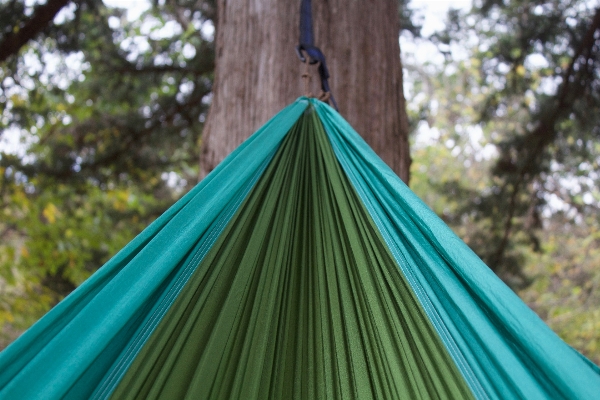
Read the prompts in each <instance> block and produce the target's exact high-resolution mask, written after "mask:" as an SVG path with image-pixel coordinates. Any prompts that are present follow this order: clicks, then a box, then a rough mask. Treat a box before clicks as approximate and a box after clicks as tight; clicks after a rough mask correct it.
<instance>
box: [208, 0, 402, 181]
mask: <svg viewBox="0 0 600 400" xmlns="http://www.w3.org/2000/svg"><path fill="white" fill-rule="evenodd" d="M217 4H218V5H217V7H218V8H217V10H218V17H217V26H216V28H217V29H216V38H215V40H216V70H215V81H214V88H213V94H214V95H213V96H214V97H213V100H212V104H211V109H210V112H209V115H208V118H207V121H206V125H205V128H204V134H203V143H202V154H201V161H200V169H201V177H204V176H205V175H206V174H207V173H208V172H210V171H211V170H212V169H213V168H214V167H215V166H216V165H217V164H218V163H219V162H220V161H221V160H222V159H223V158H224V157H225V156H226V155H227V154H229V153H230V152H231V151H232V150H233V149H235V148H236V147H237V146H238V145H239V144H240V143H241V142H242V141H243V140H245V139H246V138H247V137H248V136H250V135H251V134H252V133H253V132H254V131H255V130H256V129H257V128H259V127H260V126H261V125H262V124H264V123H265V122H266V121H267V120H268V119H269V118H270V117H271V116H273V115H274V114H275V113H277V112H278V111H279V110H281V109H282V108H283V107H284V106H286V105H287V104H289V103H291V102H292V101H294V100H295V99H296V98H297V97H299V96H301V95H304V94H305V89H304V83H303V81H302V79H301V74H302V71H303V69H304V65H303V64H302V63H301V62H300V61H299V59H298V58H297V56H296V54H295V50H294V47H295V46H296V45H297V44H298V37H299V27H298V23H299V13H300V0H293V1H290V0H260V1H259V0H218V2H217ZM312 6H313V19H314V22H313V23H314V28H315V45H316V46H318V47H319V48H321V50H322V51H323V53H324V54H325V57H326V58H327V65H328V67H329V71H330V74H331V79H330V86H331V90H332V93H333V94H334V96H335V98H336V100H337V103H338V106H339V111H340V113H341V114H342V116H344V118H346V119H347V120H348V122H350V124H351V125H352V126H353V127H354V128H355V129H356V131H357V132H359V133H360V134H361V135H362V136H363V138H364V139H365V140H366V141H367V143H369V145H370V146H371V147H372V148H373V150H375V152H376V153H377V154H378V155H379V156H380V157H381V158H382V159H383V160H384V161H385V162H386V163H387V164H388V165H389V166H390V167H391V168H392V169H393V170H394V171H395V172H396V173H397V174H398V175H399V176H400V177H401V178H402V179H403V180H404V181H405V182H408V179H409V167H410V155H409V146H408V120H407V115H406V107H405V100H404V95H403V91H402V66H401V62H400V46H399V42H398V34H399V14H398V2H397V0H371V1H365V0H313V5H312ZM313 82H314V85H315V86H314V87H315V89H313V93H316V92H317V86H318V76H317V75H316V72H315V74H314V78H313Z"/></svg>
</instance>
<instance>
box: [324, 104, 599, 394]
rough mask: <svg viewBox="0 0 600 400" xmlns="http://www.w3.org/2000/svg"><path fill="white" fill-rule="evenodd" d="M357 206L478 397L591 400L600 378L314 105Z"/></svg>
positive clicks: (340, 122) (350, 133)
mask: <svg viewBox="0 0 600 400" xmlns="http://www.w3.org/2000/svg"><path fill="white" fill-rule="evenodd" d="M313 104H314V107H315V108H316V109H317V112H318V114H319V117H320V119H321V120H322V121H323V124H324V125H325V129H326V131H327V133H328V136H329V139H330V140H331V142H332V145H333V147H334V149H335V151H336V155H337V157H338V159H340V160H343V161H344V162H343V163H342V164H343V166H344V168H345V171H346V173H347V175H348V177H349V178H350V179H351V181H352V184H353V185H354V187H355V188H356V189H357V192H358V193H359V195H360V196H361V200H362V202H363V204H365V206H366V207H367V209H368V210H369V213H370V214H371V215H372V216H373V219H374V220H375V221H376V223H377V226H378V228H379V230H380V232H381V234H382V236H383V237H384V238H385V240H386V243H387V245H388V247H389V248H390V250H391V252H392V254H394V256H395V259H396V261H397V262H398V264H399V265H400V267H401V269H402V271H403V272H404V275H405V276H407V279H409V280H410V281H411V285H412V287H413V289H414V290H415V293H417V294H418V296H419V300H420V302H421V304H423V306H424V309H425V310H426V311H427V313H428V316H429V318H430V320H431V321H432V322H433V323H434V326H435V327H436V329H437V331H438V334H439V336H440V337H441V338H442V340H443V341H444V343H445V344H446V347H447V348H448V349H449V352H450V354H452V357H453V359H454V361H455V363H456V364H457V366H458V368H459V369H460V370H461V372H462V373H463V376H464V377H465V379H466V380H467V382H468V383H469V385H470V387H471V389H472V391H473V393H474V394H475V395H476V396H477V397H478V398H497V399H512V398H532V399H533V398H535V399H543V398H546V399H559V398H564V399H597V398H598V394H599V393H600V370H599V369H598V367H597V366H595V365H594V364H592V363H591V362H590V361H589V360H587V359H585V358H584V357H583V356H581V355H580V354H579V353H577V352H576V351H575V350H573V349H572V348H571V347H570V346H568V345H567V344H566V343H564V342H563V341H562V340H561V339H560V338H559V337H558V336H557V335H556V334H555V333H554V332H552V330H551V329H550V328H548V326H547V325H546V324H544V322H543V321H542V320H541V319H540V318H539V317H538V316H537V315H536V314H535V313H534V312H533V311H531V310H530V309H529V308H528V307H527V305H526V304H525V303H523V302H522V301H521V300H520V299H519V298H518V297H517V296H516V295H515V294H514V293H513V291H512V290H510V289H509V288H508V287H507V286H506V285H505V284H504V283H503V282H502V281H501V280H500V279H499V278H498V277H497V276H496V275H495V274H494V273H493V272H492V271H491V270H490V269H489V268H488V267H487V266H486V265H485V264H484V263H483V262H482V261H481V260H480V259H479V258H478V257H477V256H476V255H475V254H474V253H473V252H472V251H471V250H470V249H469V247H468V246H467V245H466V244H465V243H464V242H462V241H461V240H460V239H459V238H458V237H456V235H454V233H453V232H452V231H451V230H450V229H449V228H448V227H447V226H446V225H445V224H444V222H443V221H442V220H440V219H439V217H437V215H435V213H434V212H433V211H431V209H429V207H427V206H426V205H425V204H424V203H423V202H422V201H421V200H420V199H419V198H418V197H417V196H415V195H414V193H412V191H411V190H410V189H409V188H408V187H407V186H406V185H405V184H404V183H403V182H402V181H401V180H400V179H399V178H398V177H397V176H396V175H395V174H394V173H393V171H392V170H391V169H390V168H389V167H388V166H387V165H385V163H384V162H383V161H381V159H379V157H377V155H375V153H374V152H373V151H372V150H371V149H370V148H369V147H368V145H367V144H366V143H365V142H364V141H363V140H362V139H361V138H360V136H359V135H358V134H357V133H356V132H355V131H354V130H353V129H352V127H351V126H350V125H349V124H348V123H347V122H346V121H345V120H344V119H343V118H341V116H339V114H337V113H336V112H335V111H333V110H332V109H331V108H330V107H328V106H327V105H325V104H324V103H321V102H317V101H313Z"/></svg>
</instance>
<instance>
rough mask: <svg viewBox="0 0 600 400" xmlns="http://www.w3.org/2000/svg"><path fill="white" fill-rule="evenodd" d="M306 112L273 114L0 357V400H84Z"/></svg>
mask: <svg viewBox="0 0 600 400" xmlns="http://www.w3.org/2000/svg"><path fill="white" fill-rule="evenodd" d="M307 105H308V102H307V101H306V100H305V99H300V100H299V101H297V102H295V103H294V104H292V105H290V106H288V107H287V108H285V109H284V110H282V112H280V113H279V114H277V115H276V116H275V117H274V118H273V119H271V121H269V122H268V123H267V124H266V125H265V126H263V127H262V128H261V129H260V130H259V131H258V132H257V133H256V134H254V135H253V136H252V137H251V138H250V139H248V140H247V141H246V142H244V143H243V144H242V145H241V146H240V147H238V148H237V149H236V150H235V151H234V152H233V153H232V154H231V155H230V156H229V157H227V158H226V160H225V161H223V163H221V164H220V165H219V166H218V167H217V168H216V169H215V170H214V171H213V172H212V173H211V174H209V175H208V176H207V177H206V178H205V179H204V180H203V181H202V182H201V183H200V184H199V185H197V186H196V187H195V188H194V189H192V190H191V191H190V192H189V193H188V194H187V195H185V196H184V197H183V198H182V199H181V200H179V201H178V202H177V203H176V204H175V205H173V206H172V207H171V208H170V209H169V210H167V211H166V212H165V213H164V214H163V215H162V216H161V217H160V218H158V219H157V220H156V221H155V222H154V223H152V224H151V225H150V226H149V227H148V228H146V229H145V230H144V231H143V232H142V233H141V234H140V235H138V236H137V237H136V238H135V239H134V240H133V241H132V242H130V243H129V244H128V245H127V246H126V247H125V248H124V249H123V250H121V251H120V252H119V253H118V254H117V255H116V256H115V257H113V258H112V259H111V260H110V261H108V262H107V263H106V264H105V265H104V266H103V267H102V268H100V269H99V270H98V271H97V272H96V273H95V274H94V275H92V277H90V278H89V279H88V280H87V281H85V282H84V283H83V284H82V285H81V286H80V287H79V288H78V289H76V290H75V291H74V292H73V293H72V294H71V295H69V296H68V297H67V298H65V299H64V300H63V301H62V302H61V303H59V304H58V305H57V306H56V307H55V308H53V309H52V310H51V311H50V312H49V313H48V314H46V315H45V316H44V317H43V318H42V319H40V321H38V322H37V323H36V324H34V325H33V326H32V327H31V328H30V329H29V330H28V331H26V332H25V333H24V334H23V335H22V336H21V337H19V338H18V339H17V340H16V341H15V342H14V343H12V344H11V345H10V346H8V347H7V348H6V349H5V350H4V351H3V352H2V353H0V388H1V389H0V398H1V399H58V398H63V397H65V396H67V397H69V396H72V397H74V398H87V397H89V395H91V393H92V392H93V391H94V389H95V388H96V386H97V385H98V384H99V382H100V381H101V380H102V379H103V378H104V376H105V374H107V371H106V369H108V368H109V367H110V366H111V365H112V364H113V362H115V361H116V359H117V358H118V357H119V355H120V354H121V353H122V352H123V351H124V349H126V348H127V346H128V344H129V343H131V337H132V335H134V334H135V332H136V330H137V329H138V325H139V324H143V323H144V316H145V315H144V314H146V313H148V312H151V311H152V310H153V306H154V305H155V303H157V302H160V299H161V296H162V295H164V294H166V293H168V291H165V289H166V288H168V287H169V282H171V281H172V279H173V277H174V276H175V275H176V274H177V270H178V269H179V268H181V267H182V266H184V265H186V264H185V260H186V258H187V257H189V256H190V252H192V251H193V249H194V248H196V247H197V246H198V241H199V240H204V239H207V238H209V237H210V232H209V231H208V230H209V229H211V227H213V228H214V227H215V225H214V223H215V221H217V220H218V219H219V217H220V216H222V214H223V212H224V209H226V208H227V205H228V204H230V203H231V202H232V201H235V198H236V196H240V195H244V193H243V190H242V188H243V187H244V186H245V184H246V183H247V182H248V180H251V179H253V177H254V176H255V175H256V174H257V172H258V171H259V170H260V169H261V168H264V163H265V161H266V160H268V158H269V157H271V156H272V155H273V154H274V152H275V150H276V149H277V148H278V146H279V144H280V143H281V141H282V139H283V138H284V137H285V135H286V134H287V132H288V131H289V129H290V127H291V126H292V125H293V124H294V123H295V122H296V121H297V119H298V117H299V115H300V114H302V112H303V111H304V109H305V108H306V107H307ZM222 228H223V227H222V226H221V228H220V229H222ZM213 233H217V234H218V233H219V232H213ZM203 238H204V239H203Z"/></svg>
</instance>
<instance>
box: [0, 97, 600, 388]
mask: <svg viewBox="0 0 600 400" xmlns="http://www.w3.org/2000/svg"><path fill="white" fill-rule="evenodd" d="M598 393H600V371H599V369H598V368H597V367H596V366H595V365H593V364H592V363H591V362H589V361H588V360H586V359H585V358H584V357H582V356H581V355H580V354H579V353H577V352H576V351H574V350H573V349H572V348H570V347H569V346H568V345H566V344H565V343H564V342H563V341H562V340H560V338H558V337H557V336H556V335H555V334H554V333H553V332H552V331H551V330H550V329H549V328H548V327H547V326H546V325H545V324H544V323H543V322H542V321H541V320H540V319H539V318H538V317H537V316H536V315H535V314H534V313H533V312H532V311H531V310H529V309H528V308H527V306H526V305H525V304H523V303H522V302H521V301H520V300H519V299H518V297H517V296H515V295H514V293H512V291H510V289H508V288H507V287H506V286H505V285H504V284H503V283H502V282H501V281H500V280H499V279H498V278H497V277H496V276H495V275H494V274H493V273H492V272H491V271H490V270H489V269H488V268H487V267H486V266H485V265H484V264H483V263H482V262H481V260H479V259H478V258H477V257H476V256H475V255H474V254H473V253H472V252H471V251H470V250H469V248H468V247H467V246H466V245H465V244H464V243H463V242H462V241H460V239H458V238H457V237H456V236H455V235H453V234H452V232H451V231H450V229H448V227H446V226H445V225H444V224H443V222H442V221H441V220H440V219H439V218H437V217H436V216H435V214H434V213H433V212H431V210H429V209H428V208H427V206H425V205H424V204H423V203H422V202H421V201H420V200H419V199H418V198H416V196H414V194H412V192H411V191H410V190H409V189H408V188H407V187H406V186H405V185H404V184H403V183H402V182H401V181H400V180H399V179H398V178H397V177H396V176H395V175H394V174H393V172H391V170H390V169H389V168H388V167H387V166H386V165H385V164H384V163H383V162H381V160H379V158H378V157H377V156H376V155H374V153H373V152H372V151H371V149H369V148H368V146H367V145H366V144H365V143H364V141H362V139H360V137H359V136H358V134H356V132H354V130H353V129H352V128H351V127H350V126H349V125H348V124H347V123H346V121H344V120H343V119H342V118H341V117H340V116H339V114H337V113H336V112H335V111H334V110H332V109H331V108H329V107H328V106H327V105H325V104H323V103H320V102H318V101H316V100H314V99H306V98H300V99H298V100H297V101H296V102H295V103H294V104H292V105H290V106H289V107H287V108H286V109H284V110H282V111H281V112H280V113H279V114H278V115H276V116H275V117H274V118H273V119H272V120H271V121H269V122H268V123H267V124H266V125H265V126H264V127H263V128H261V129H260V130H259V131H258V132H257V133H255V134H254V135H253V136H252V137H251V138H250V139H249V140H248V141H246V142H245V143H244V144H242V145H241V146H240V147H239V148H238V149H237V150H236V151H234V152H233V153H232V154H231V155H230V156H229V157H228V158H227V159H226V160H225V161H224V162H223V163H222V164H221V165H219V167H217V169H215V171H213V173H211V174H210V175H209V176H208V177H207V178H206V179H205V180H203V181H202V182H201V183H200V184H199V185H198V186H197V187H196V188H194V189H193V190H192V191H190V193H188V194H187V195H186V196H184V197H183V198H182V199H181V200H180V201H179V202H177V203H176V204H175V205H174V206H173V207H171V208H170V209H169V210H168V211H167V212H166V213H165V214H163V216H161V217H160V218H159V219H157V221H155V222H154V223H153V224H151V225H150V226H149V227H148V228H147V229H146V230H145V231H144V232H142V233H141V234H140V235H139V236H138V237H137V238H136V239H134V240H133V241H132V242H131V243H130V244H129V245H127V246H126V247H125V248H124V249H123V250H122V251H121V252H119V253H118V254H117V255H116V256H115V257H114V258H113V259H112V260H110V261H109V262H108V263H107V264H106V265H105V266H103V267H102V268H101V269H100V270H99V271H98V272H97V273H96V274H94V275H93V276H92V277H91V278H90V279H89V280H88V281H86V282H85V283H84V284H83V285H82V286H81V287H79V288H78V289H77V290H75V291H74V292H73V293H72V294H71V295H70V296H68V297H67V298H66V299H65V300H64V301H63V302H61V303H60V304H59V305H57V306H56V307H55V308H54V309H53V310H51V311H50V312H49V313H48V314H47V315H46V316H45V317H44V318H42V319H41V320H40V321H39V322H38V323H36V324H35V325H34V326H33V327H32V328H30V329H29V330H28V331H27V332H25V333H24V334H23V335H22V336H21V337H20V338H19V339H17V340H16V341H15V342H14V343H13V344H11V345H10V346H9V347H8V348H7V349H5V350H4V351H3V352H2V353H0V399H4V398H6V399H43V398H48V399H58V398H67V399H68V398H76V399H81V398H86V399H87V398H98V399H100V398H102V399H105V398H115V399H120V398H190V399H192V398H193V399H197V398H219V399H220V398H231V399H233V398H245V399H246V398H247V399H253V398H254V399H263V398H274V399H283V398H286V399H287V398H311V399H312V398H319V399H320V398H336V399H337V398H339V399H348V398H358V399H368V398H386V399H388V398H390V399H393V398H400V399H416V398H424V399H427V398H478V399H479V398H481V399H486V398H498V399H510V398H535V399H538V398H539V399H543V398H548V399H550V398H552V399H555V398H566V399H575V398H577V399H593V398H597V395H598Z"/></svg>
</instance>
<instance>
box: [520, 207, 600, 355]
mask: <svg viewBox="0 0 600 400" xmlns="http://www.w3.org/2000/svg"><path fill="white" fill-rule="evenodd" d="M547 224H548V226H547V227H546V229H545V230H544V232H543V234H542V243H543V245H542V249H543V251H542V253H541V254H536V255H532V256H531V258H530V261H529V262H528V264H527V267H526V271H527V273H528V274H530V275H531V276H532V278H533V284H532V285H531V286H529V287H528V288H527V289H524V290H522V291H520V292H519V294H520V296H521V297H522V298H523V300H525V301H526V302H527V304H529V306H530V307H531V308H533V310H534V311H536V312H537V313H538V315H540V316H541V317H542V318H543V319H544V320H545V321H546V323H548V325H550V327H551V328H552V329H553V330H554V331H555V332H556V333H558V334H559V336H561V337H562V338H563V339H564V340H565V341H566V342H567V343H569V344H571V346H573V347H575V348H576V349H577V350H579V351H580V352H582V353H583V354H584V355H586V356H587V357H588V358H590V359H591V360H592V361H594V362H595V363H596V364H598V365H600V271H599V268H598V266H599V265H600V221H598V218H597V215H593V216H592V215H590V216H587V217H586V218H585V220H582V221H579V223H577V224H573V222H572V221H571V219H570V218H569V217H568V216H566V215H564V214H563V213H558V214H556V215H554V216H553V217H552V218H551V219H549V220H548V221H547Z"/></svg>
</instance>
